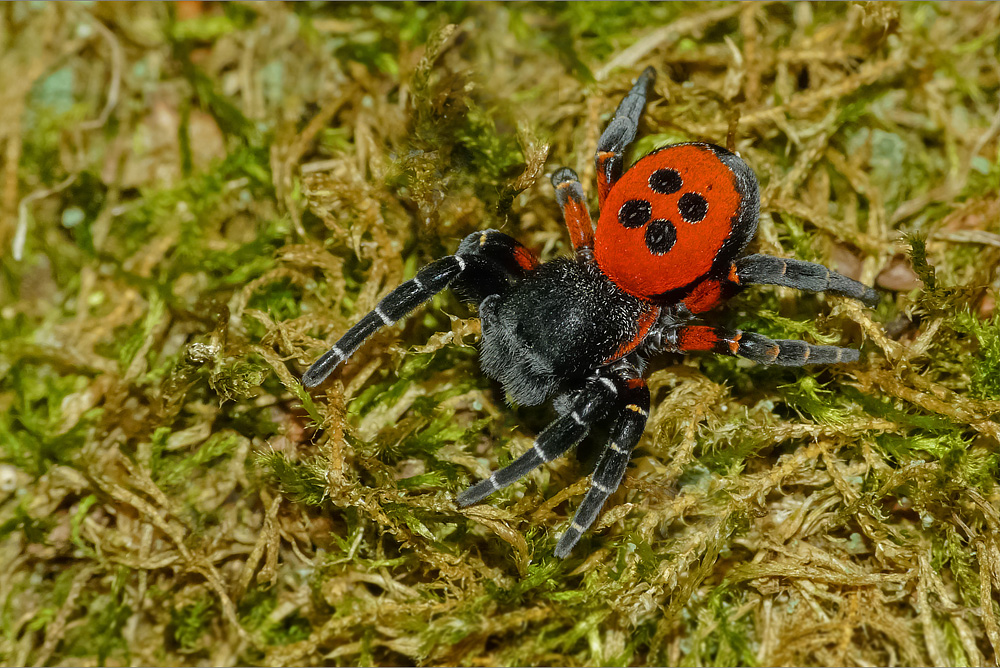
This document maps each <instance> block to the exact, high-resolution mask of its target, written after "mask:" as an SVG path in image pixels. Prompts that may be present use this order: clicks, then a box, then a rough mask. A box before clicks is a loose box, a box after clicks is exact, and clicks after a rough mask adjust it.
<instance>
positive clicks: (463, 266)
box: [302, 230, 538, 387]
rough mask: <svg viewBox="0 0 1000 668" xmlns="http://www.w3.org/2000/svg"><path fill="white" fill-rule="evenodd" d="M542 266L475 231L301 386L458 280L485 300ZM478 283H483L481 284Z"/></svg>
mask: <svg viewBox="0 0 1000 668" xmlns="http://www.w3.org/2000/svg"><path fill="white" fill-rule="evenodd" d="M537 264H538V261H537V260H536V259H535V257H534V256H533V255H532V254H531V252H530V251H528V250H527V249H526V248H525V247H524V246H522V245H521V244H520V243H518V242H517V241H515V240H514V239H512V238H511V237H508V236H507V235H506V234H502V233H501V232H497V231H496V230H486V231H484V232H474V233H472V234H470V235H469V236H467V237H466V238H465V239H464V240H463V241H462V243H461V244H460V245H459V248H458V252H457V253H455V255H449V256H447V257H443V258H441V259H440V260H435V261H434V262H431V263H430V264H428V265H427V266H425V267H423V268H422V269H420V271H418V272H417V275H416V276H414V277H413V278H411V279H410V280H408V281H406V282H405V283H403V284H402V285H400V286H399V287H397V288H395V289H394V290H393V291H392V292H390V293H389V294H387V295H386V296H385V297H383V298H382V301H380V302H379V303H378V306H376V307H375V310H374V311H372V312H371V313H369V314H368V315H366V316H365V317H363V318H361V320H360V321H358V323H357V324H355V325H354V326H353V327H351V328H350V329H349V330H347V333H346V334H344V336H343V337H341V338H340V340H339V341H337V343H335V344H334V345H333V347H332V348H331V349H330V350H329V351H327V352H326V353H325V354H324V355H323V356H322V357H320V358H319V359H318V360H316V362H314V363H313V365H312V366H311V367H309V369H308V370H307V371H306V372H305V373H304V374H302V385H303V386H305V387H316V386H317V385H319V384H320V383H322V382H323V381H324V380H326V378H327V377H328V376H329V375H330V374H331V373H332V372H333V370H334V369H336V368H337V366H338V365H340V363H341V362H343V361H345V360H346V359H348V358H349V357H350V356H351V355H353V354H354V352H355V351H356V350H357V349H358V348H360V347H361V344H362V343H364V342H365V339H367V338H368V337H369V336H371V335H372V334H374V333H375V332H376V331H377V330H379V329H380V328H381V327H383V326H386V325H392V324H394V323H395V322H396V321H398V320H400V319H401V318H403V317H405V316H406V315H407V314H408V313H409V312H410V311H412V310H413V309H415V308H416V307H417V306H419V305H420V304H423V303H424V302H425V301H427V300H429V299H430V298H431V297H433V296H434V295H436V294H437V293H439V292H441V291H442V290H444V289H445V288H447V287H448V286H449V285H451V284H452V282H454V281H455V280H456V279H459V278H461V279H463V280H464V279H468V281H469V285H468V286H467V287H468V290H467V292H468V293H471V294H472V295H473V298H479V299H481V298H482V297H483V296H484V295H483V293H487V292H489V291H490V290H496V289H499V288H501V287H503V286H502V285H498V281H506V277H508V276H514V277H519V276H523V275H524V274H525V273H527V272H528V271H530V270H531V269H534V267H535V266H537ZM474 283H481V284H482V285H477V284H474Z"/></svg>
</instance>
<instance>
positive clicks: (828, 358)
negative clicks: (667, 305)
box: [652, 325, 861, 366]
mask: <svg viewBox="0 0 1000 668" xmlns="http://www.w3.org/2000/svg"><path fill="white" fill-rule="evenodd" d="M652 338H653V340H655V341H656V342H657V343H658V344H659V345H658V346H657V347H659V348H660V349H663V350H668V351H671V352H680V353H686V352H691V351H697V350H705V351H709V352H713V353H718V354H720V355H732V356H739V357H745V358H747V359H749V360H753V361H754V362H757V363H759V364H777V365H778V366H805V365H806V364H839V363H844V362H857V361H858V358H859V357H860V354H861V353H859V352H858V351H857V350H855V349H854V348H841V347H839V346H814V345H812V344H811V343H806V342H805V341H797V340H795V339H769V338H768V337H766V336H763V335H761V334H755V333H753V332H744V331H741V330H738V329H735V330H730V329H722V328H719V327H707V326H705V325H687V326H681V327H676V326H675V327H672V328H668V329H667V330H665V331H663V332H658V333H656V334H655V335H654V336H653V337H652Z"/></svg>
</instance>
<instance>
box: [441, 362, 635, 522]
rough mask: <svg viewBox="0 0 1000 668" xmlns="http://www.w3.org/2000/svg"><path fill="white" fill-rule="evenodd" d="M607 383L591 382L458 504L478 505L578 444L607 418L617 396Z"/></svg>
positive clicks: (597, 380)
mask: <svg viewBox="0 0 1000 668" xmlns="http://www.w3.org/2000/svg"><path fill="white" fill-rule="evenodd" d="M605 381H607V379H605V378H592V379H590V380H589V381H588V382H587V384H586V385H584V387H583V388H582V389H580V390H579V391H578V392H577V393H576V396H575V397H573V399H572V401H571V403H570V405H569V407H568V408H569V410H568V411H567V412H566V413H565V414H564V415H562V416H561V417H559V418H557V419H556V420H555V421H553V422H552V424H550V425H549V426H548V427H546V428H545V430H544V431H542V433H541V434H539V435H538V438H537V439H536V440H535V443H534V445H532V446H531V449H530V450H528V451H527V452H525V453H524V454H523V455H521V456H520V457H518V458H517V459H515V460H514V461H513V462H512V463H511V464H509V465H507V466H505V467H504V468H502V469H500V470H498V471H494V472H493V473H492V474H491V475H490V477H489V478H486V479H485V480H480V481H479V482H477V483H476V484H475V485H473V486H472V487H469V488H468V489H467V490H465V491H464V492H462V493H461V494H459V495H458V505H459V506H470V505H472V504H473V503H478V502H479V501H481V500H483V499H485V498H486V497H487V496H489V495H490V494H492V493H493V492H496V491H497V490H501V489H503V488H504V487H506V486H507V485H510V484H511V483H513V482H515V481H517V480H519V479H521V478H523V477H524V476H526V475H527V474H529V473H531V472H532V471H534V470H535V469H536V468H538V467H539V466H541V465H542V464H544V463H545V462H549V461H552V460H553V459H555V458H556V457H558V456H560V455H562V454H563V453H564V452H566V451H567V450H569V449H570V448H572V447H573V446H574V445H576V444H577V443H579V442H580V441H581V440H582V439H583V437H584V436H586V435H587V432H589V431H590V427H591V426H592V425H593V424H594V422H596V421H597V420H599V419H600V418H601V417H603V416H604V414H605V410H606V408H607V405H608V403H609V402H611V401H614V399H615V396H616V395H617V389H616V388H615V387H614V384H613V383H611V382H610V381H608V382H605Z"/></svg>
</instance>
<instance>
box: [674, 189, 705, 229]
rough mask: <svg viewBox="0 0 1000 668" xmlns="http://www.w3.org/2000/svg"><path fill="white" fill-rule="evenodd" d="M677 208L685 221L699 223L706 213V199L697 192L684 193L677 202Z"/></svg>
mask: <svg viewBox="0 0 1000 668" xmlns="http://www.w3.org/2000/svg"><path fill="white" fill-rule="evenodd" d="M677 210H678V211H680V214H681V218H683V219H684V222H685V223H700V222H701V221H703V220H705V214H707V213H708V200H706V199H705V198H704V197H702V196H701V195H699V194H698V193H684V194H683V195H681V198H680V200H678V202H677Z"/></svg>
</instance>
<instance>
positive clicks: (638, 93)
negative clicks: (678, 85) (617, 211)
mask: <svg viewBox="0 0 1000 668" xmlns="http://www.w3.org/2000/svg"><path fill="white" fill-rule="evenodd" d="M655 79H656V71H655V70H653V68H652V67H647V68H646V69H645V70H643V71H642V74H640V75H639V78H638V79H636V80H635V84H634V85H633V86H632V90H630V91H629V92H628V95H626V96H625V98H624V99H623V100H622V101H621V104H619V105H618V109H616V110H615V115H614V117H613V118H612V119H611V122H610V123H608V127H607V128H606V129H605V130H604V133H603V134H602V135H601V138H600V139H598V140H597V153H596V154H595V155H594V164H595V166H596V167H597V201H598V204H599V205H600V206H601V208H603V207H604V198H605V197H607V195H608V192H609V191H610V190H611V186H613V185H614V184H615V181H617V180H618V177H620V176H621V175H622V168H623V167H624V156H623V155H622V154H623V153H624V152H625V149H626V148H627V147H628V145H629V144H631V143H632V140H633V139H635V134H636V132H637V131H638V130H639V117H640V116H641V115H642V110H643V108H644V107H645V106H646V95H647V93H648V92H649V87H650V86H651V85H652V84H653V81H654V80H655Z"/></svg>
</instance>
